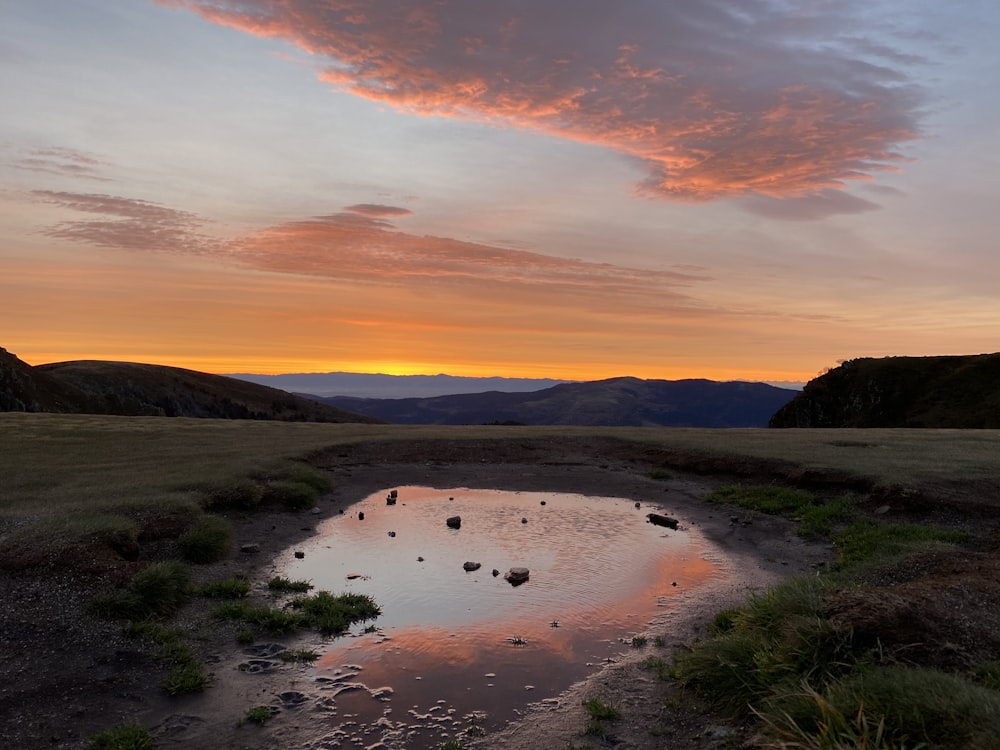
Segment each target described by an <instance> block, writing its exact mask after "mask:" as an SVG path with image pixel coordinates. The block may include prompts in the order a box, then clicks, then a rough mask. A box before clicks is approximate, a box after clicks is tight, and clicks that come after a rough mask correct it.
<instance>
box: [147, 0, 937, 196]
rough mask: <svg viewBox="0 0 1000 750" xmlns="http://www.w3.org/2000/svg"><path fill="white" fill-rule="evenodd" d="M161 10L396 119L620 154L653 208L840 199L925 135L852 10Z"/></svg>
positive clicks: (559, 2)
mask: <svg viewBox="0 0 1000 750" xmlns="http://www.w3.org/2000/svg"><path fill="white" fill-rule="evenodd" d="M160 1H161V2H164V3H166V4H170V5H174V6H179V7H184V8H189V9H191V10H193V11H196V12H198V13H199V14H201V15H202V16H203V17H204V18H206V19H207V20H209V21H211V22H214V23H218V24H223V25H226V26H229V27H233V28H236V29H240V30H243V31H245V32H247V33H251V34H255V35H258V36H261V37H268V38H276V39H282V40H286V41H289V42H291V43H293V44H296V45H298V46H299V47H300V48H302V49H304V50H306V51H308V52H310V53H311V54H313V55H315V56H317V57H318V58H319V59H320V60H321V61H325V62H323V63H322V65H323V67H322V70H321V72H320V76H321V78H322V79H323V80H325V81H328V82H329V83H331V84H333V85H334V86H336V87H337V88H339V89H342V90H345V91H349V92H351V93H354V94H356V95H358V96H361V97H365V98H367V99H371V100H375V101H379V102H383V103H385V104H387V105H390V106H392V107H394V108H396V109H399V110H402V111H407V112H412V113H415V114H419V115H426V116H440V117H456V118H463V119H469V120H476V121H486V122H493V123H499V124H505V125H508V126H511V127H517V128H526V129H533V130H537V131H541V132H545V133H548V134H553V135H557V136H560V137H563V138H568V139H572V140H575V141H580V142H585V143H592V144H598V145H601V146H604V147H607V148H610V149H613V150H615V151H617V152H619V153H621V154H623V155H626V156H628V157H630V158H633V159H636V160H638V162H639V163H640V164H642V165H643V167H644V168H645V170H646V172H647V177H646V179H645V180H644V181H643V182H642V184H641V187H640V190H641V191H642V192H645V193H648V194H650V195H653V196H659V197H667V198H673V199H680V200H693V201H704V200H711V199H716V198H723V197H733V196H743V195H754V194H756V195H764V196H770V197H772V198H787V197H801V196H806V195H813V194H819V193H822V192H823V191H826V190H829V189H843V188H844V187H845V185H846V184H847V183H848V182H849V181H852V180H867V179H871V178H872V176H873V175H874V174H875V173H877V172H879V171H881V170H885V169H890V168H893V166H894V165H895V164H896V163H898V162H899V161H901V159H902V157H901V155H900V153H899V148H900V146H901V145H902V144H905V143H906V142H907V141H910V140H913V139H915V138H916V137H918V133H919V128H918V125H917V120H918V116H919V107H920V106H921V96H920V93H919V90H918V88H917V87H916V86H915V85H914V84H913V82H912V80H911V79H910V77H909V76H908V75H907V67H908V66H912V65H916V64H919V62H920V61H919V60H916V59H914V58H912V57H910V56H907V55H904V54H902V53H901V52H899V51H897V50H895V49H893V48H892V47H891V46H889V45H888V44H887V43H886V42H885V41H883V40H877V41H876V40H873V39H869V38H865V37H863V36H859V35H858V34H857V33H856V30H857V29H858V28H863V27H864V20H863V19H862V18H861V16H860V11H859V10H858V8H861V7H864V6H862V5H857V4H854V3H852V2H850V0H844V2H842V3H835V4H834V3H824V4H819V5H812V6H810V7H809V8H808V9H796V8H792V9H788V7H787V6H786V5H784V4H780V3H777V2H771V1H770V0H739V2H737V0H720V1H719V2H713V3H699V2H687V1H686V0H684V1H683V2H682V1H680V0H674V1H673V2H671V1H669V0H630V2H628V3H622V2H613V1H612V0H548V1H547V2H544V3H542V2H537V0H505V2H493V3H470V2H467V1H465V0H433V1H432V0H325V1H322V2H321V1H320V0H282V1H281V2H277V1H276V0H213V1H212V2H208V1H207V0H160ZM807 11H808V12H807Z"/></svg>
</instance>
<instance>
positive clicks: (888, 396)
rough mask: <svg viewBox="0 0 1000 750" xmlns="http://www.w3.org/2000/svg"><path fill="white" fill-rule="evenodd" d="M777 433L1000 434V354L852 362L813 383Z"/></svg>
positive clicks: (785, 412) (788, 409)
mask: <svg viewBox="0 0 1000 750" xmlns="http://www.w3.org/2000/svg"><path fill="white" fill-rule="evenodd" d="M770 426H771V427H935V428H990V429H997V428H1000V354H975V355H968V356H960V357H884V358H881V359H871V358H864V359H852V360H850V361H849V362H844V363H843V364H842V365H841V366H840V367H838V368H836V369H834V370H830V371H829V372H827V373H826V374H824V375H821V376H820V377H818V378H815V379H814V380H811V381H809V383H807V384H806V386H805V388H804V389H803V390H802V393H800V394H799V395H798V396H796V397H795V398H794V399H792V400H791V401H790V402H789V403H788V404H786V405H785V406H783V407H782V408H781V409H780V410H779V411H778V412H777V413H776V414H775V415H774V416H773V417H772V418H771V421H770Z"/></svg>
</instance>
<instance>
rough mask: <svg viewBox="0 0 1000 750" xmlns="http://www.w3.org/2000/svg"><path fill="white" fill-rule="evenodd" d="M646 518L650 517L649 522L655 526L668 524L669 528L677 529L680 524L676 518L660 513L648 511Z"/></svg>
mask: <svg viewBox="0 0 1000 750" xmlns="http://www.w3.org/2000/svg"><path fill="white" fill-rule="evenodd" d="M646 518H648V519H649V522H650V523H651V524H653V525H654V526H666V527H667V528H668V529H676V528H677V526H678V523H677V519H676V518H671V517H670V516H661V515H660V514H659V513H648V514H647V515H646Z"/></svg>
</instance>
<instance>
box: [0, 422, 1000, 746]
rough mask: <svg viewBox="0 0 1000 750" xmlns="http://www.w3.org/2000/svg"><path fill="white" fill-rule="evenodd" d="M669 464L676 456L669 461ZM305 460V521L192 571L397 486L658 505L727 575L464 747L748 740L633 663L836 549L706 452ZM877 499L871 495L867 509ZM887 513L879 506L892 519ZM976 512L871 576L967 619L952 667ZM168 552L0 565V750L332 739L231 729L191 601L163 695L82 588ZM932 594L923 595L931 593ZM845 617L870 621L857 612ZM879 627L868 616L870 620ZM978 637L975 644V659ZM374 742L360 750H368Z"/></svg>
mask: <svg viewBox="0 0 1000 750" xmlns="http://www.w3.org/2000/svg"><path fill="white" fill-rule="evenodd" d="M674 459H675V460H674V464H676V463H683V462H677V461H676V457H674ZM317 462H318V465H319V466H321V467H322V468H324V469H326V470H328V471H329V472H331V475H332V478H333V481H334V485H335V488H334V490H333V492H332V493H331V494H330V495H329V496H327V497H325V498H323V499H322V500H321V502H320V505H319V509H320V512H319V513H318V514H312V513H308V512H306V513H288V512H278V511H262V512H258V513H254V514H252V515H241V514H231V515H230V519H231V520H232V522H233V524H234V527H235V529H236V543H235V545H234V551H233V553H232V555H231V557H230V558H229V559H228V560H226V561H223V562H221V563H217V564H214V565H211V566H202V567H200V568H199V569H198V570H197V575H198V577H199V578H200V579H201V580H218V579H220V578H224V577H227V576H228V575H232V574H234V573H237V572H248V573H250V574H251V575H252V576H253V577H254V579H255V580H256V581H257V582H258V583H259V582H261V581H266V580H267V578H269V577H270V575H272V574H273V572H274V569H273V567H272V560H273V558H274V557H275V556H276V555H277V554H278V553H280V552H281V551H283V550H286V549H288V548H289V547H290V546H292V545H294V544H296V543H298V542H300V541H302V540H304V539H307V538H308V537H309V536H311V535H312V534H313V533H314V530H315V527H316V526H317V524H318V523H319V522H321V521H322V520H323V519H325V518H327V517H329V516H332V515H334V514H336V513H338V512H341V511H342V510H343V509H345V508H347V507H348V506H350V505H351V504H352V503H354V502H357V501H359V500H361V499H362V498H364V497H365V496H367V495H369V494H371V493H372V492H375V491H378V490H380V489H385V488H389V487H393V486H402V485H408V484H414V485H427V486H435V487H442V488H443V487H469V488H493V489H505V490H523V491H558V492H573V493H581V494H588V495H599V496H614V497H626V498H630V499H635V500H636V501H641V502H642V503H643V504H644V505H658V506H660V507H662V508H663V509H664V511H666V512H668V513H669V514H670V515H672V516H674V517H676V518H678V519H679V520H680V522H681V524H682V528H685V527H686V528H689V529H693V530H696V531H697V533H698V534H699V535H701V536H702V537H703V538H705V539H707V540H708V541H710V542H711V543H712V545H714V547H715V549H716V550H717V552H718V555H719V556H720V559H723V560H725V566H726V568H727V570H728V572H729V574H730V575H729V577H728V578H727V579H726V582H725V584H724V585H718V586H714V587H708V588H706V589H705V590H704V591H703V592H701V593H700V594H698V595H695V596H692V597H690V598H689V599H688V600H687V602H686V606H685V607H684V609H683V612H682V613H680V614H675V615H674V616H673V617H672V618H671V619H670V621H669V622H665V623H662V624H659V625H657V626H656V627H655V628H654V629H652V630H651V631H650V633H649V635H650V638H651V641H652V638H653V637H655V636H661V637H663V638H664V639H665V641H666V646H665V647H663V648H656V647H654V646H648V647H646V648H644V649H626V650H625V651H624V652H623V655H622V658H621V659H619V660H618V661H616V662H615V663H613V664H610V665H609V666H607V667H606V668H604V669H603V670H601V671H600V672H598V673H596V674H595V675H593V676H592V677H590V678H589V679H587V680H586V681H584V682H582V683H579V684H577V685H574V686H572V687H571V688H570V689H568V690H567V691H566V692H565V693H564V694H562V695H561V696H559V698H558V699H557V700H550V701H546V702H544V703H540V704H536V705H531V706H526V707H525V711H524V713H523V715H522V716H521V718H520V719H518V720H517V721H515V722H513V723H511V724H510V725H508V726H507V727H505V728H504V729H502V730H500V731H498V732H494V733H492V734H490V735H487V736H485V737H480V738H476V739H471V738H470V739H469V740H468V741H466V747H477V748H486V749H492V748H512V749H513V750H529V749H535V748H570V747H579V748H582V747H590V748H595V749H596V748H600V747H616V748H622V749H635V750H647V749H648V750H653V748H663V747H670V748H672V749H674V750H714V749H716V748H729V749H731V748H734V747H740V746H743V745H746V744H747V743H749V742H750V740H751V736H750V733H751V728H750V727H747V726H743V725H740V724H733V723H731V722H727V721H726V720H725V719H724V718H723V717H721V716H719V715H716V714H714V713H713V712H712V711H710V710H709V709H708V708H707V707H706V706H705V705H704V704H703V703H702V702H701V701H699V700H698V698H697V697H696V696H694V695H691V694H689V693H687V692H685V691H683V690H681V689H680V688H679V687H678V686H677V685H676V684H675V683H673V682H672V681H670V680H667V681H663V680H660V679H658V678H657V676H656V674H655V673H653V672H650V671H649V670H648V669H643V668H642V666H641V662H642V661H643V660H644V659H646V658H647V657H648V656H650V655H653V656H659V657H662V658H664V659H666V660H668V661H669V658H670V655H671V653H673V652H674V651H675V650H676V649H679V648H684V647H685V644H688V643H690V642H691V641H692V640H693V639H694V638H695V637H697V635H698V632H699V629H700V628H702V627H703V626H704V624H705V623H706V622H708V621H709V620H710V619H711V617H712V615H714V613H715V612H717V611H718V610H720V609H722V608H725V607H727V606H732V605H734V604H737V603H739V602H740V601H742V600H743V599H744V598H745V596H746V594H747V593H748V592H749V591H754V590H760V589H762V588H765V587H767V586H769V585H771V584H773V583H775V582H777V581H779V580H781V579H782V578H785V577H788V576H792V575H801V574H813V573H814V572H815V571H816V570H817V569H819V568H821V567H822V566H823V565H825V564H827V563H828V562H829V561H831V560H832V559H833V556H834V551H833V550H832V548H831V547H830V545H828V544H806V543H803V542H802V541H801V540H799V539H798V538H797V537H796V536H795V535H794V530H793V526H792V524H791V523H790V522H787V521H784V520H782V519H778V518H774V517H769V516H762V515H759V514H757V515H751V514H746V513H745V512H744V511H731V510H728V509H725V508H720V507H717V506H710V505H708V504H706V503H704V502H703V498H704V496H705V495H706V494H707V493H708V492H709V491H710V490H711V489H712V488H713V487H715V486H717V485H719V484H724V483H730V482H733V481H758V480H761V481H770V480H773V479H775V477H774V475H773V467H768V466H757V467H755V466H752V465H743V464H740V465H735V464H734V465H732V466H728V467H727V466H726V465H725V464H724V463H716V464H714V465H712V466H688V467H687V468H688V469H691V468H695V469H698V470H699V472H698V473H695V472H692V471H683V470H681V471H678V470H677V469H676V468H671V467H669V466H666V467H665V463H668V462H667V461H666V460H665V457H664V456H662V455H659V454H656V453H655V452H649V451H645V450H644V449H640V448H638V447H637V446H634V445H632V446H630V445H627V444H623V443H617V442H612V441H587V440H565V441H546V442H542V441H522V440H519V441H505V442H503V443H497V442H490V443H488V444H485V443H484V444H477V443H474V442H472V443H448V442H436V443H434V444H431V445H428V444H419V443H412V444H408V443H392V444H377V445H360V446H352V447H349V448H342V449H339V450H338V451H337V452H333V453H330V454H328V455H324V456H321V457H319V458H318V459H317ZM654 468H655V469H659V468H668V469H669V470H670V471H671V473H672V478H671V479H669V480H666V481H663V480H654V479H651V478H649V477H647V476H646V473H647V472H648V471H650V470H651V469H654ZM786 478H787V477H786ZM800 479H801V478H800ZM809 479H810V482H812V483H813V484H815V485H817V486H819V487H821V488H822V489H823V491H829V492H833V491H841V490H842V489H843V485H842V484H841V483H840V482H839V481H838V480H837V478H829V477H815V476H813V477H810V478H809ZM845 481H846V480H845ZM848 484H849V483H848ZM855 484H856V483H855ZM854 489H857V487H854ZM885 500H886V499H885V498H884V497H882V498H878V499H875V500H873V503H875V502H878V503H880V504H881V503H884V502H885ZM960 507H961V503H960V502H957V503H953V506H952V510H951V513H952V515H953V516H955V517H959V516H960V515H961V514H960V513H958V512H957V511H956V510H955V509H956V508H960ZM895 508H896V509H898V511H899V513H900V514H901V515H905V514H910V515H912V514H913V512H914V511H913V510H912V509H908V508H907V507H906V503H905V502H902V501H899V502H897V503H896V504H895ZM895 512H896V510H895V509H894V506H893V505H890V510H889V514H890V516H891V515H892V514H893V513H895ZM977 513H979V514H980V518H979V519H978V521H979V529H980V531H982V532H983V533H982V546H983V552H982V553H981V554H978V555H977V554H974V553H969V555H966V556H963V557H962V558H961V559H949V560H944V559H937V560H930V561H928V563H927V566H926V569H925V570H924V571H923V573H922V574H921V573H920V572H914V570H913V569H908V570H906V571H899V574H898V575H897V576H895V577H892V578H893V579H892V580H884V581H875V582H873V585H878V586H884V587H887V591H888V590H890V589H891V592H892V596H893V597H895V598H891V597H883V598H884V599H885V601H886V602H887V604H886V613H885V615H886V617H890V616H891V617H896V618H897V619H898V620H899V622H905V621H907V616H909V615H912V614H913V612H914V611H917V612H928V611H930V609H931V607H932V605H933V603H934V602H940V606H938V608H939V609H941V610H942V612H941V617H942V618H945V617H946V616H949V613H952V614H953V613H954V612H955V611H956V608H958V610H960V611H961V613H962V618H963V622H967V623H970V624H969V625H968V626H967V627H965V629H964V630H962V629H959V630H955V629H953V628H950V626H949V630H948V632H950V633H952V634H953V636H954V637H953V638H951V640H950V641H949V644H950V645H949V646H948V649H946V651H947V652H948V654H949V658H950V659H952V660H953V661H957V662H961V661H962V660H963V659H966V660H974V659H979V658H983V657H984V655H985V656H989V655H990V654H993V653H994V652H996V651H1000V636H998V634H1000V622H998V621H997V620H998V617H1000V615H998V613H1000V584H998V583H997V581H998V578H1000V576H998V575H997V573H998V572H1000V571H998V570H997V564H996V563H995V562H993V557H995V556H994V555H992V554H990V552H991V550H992V549H993V548H994V545H993V541H992V540H993V539H995V538H996V533H995V531H993V529H995V528H996V524H997V519H996V517H993V516H992V515H991V514H988V513H985V512H984V511H982V509H981V508H980V509H979V510H978V511H977ZM245 544H256V545H259V551H257V552H255V553H252V554H250V553H243V552H241V551H240V547H241V546H242V545H245ZM170 552H171V549H170V545H169V543H166V542H163V541H155V540H149V541H146V542H145V543H144V544H143V548H142V555H141V557H140V560H139V562H138V563H131V564H129V563H125V562H124V561H121V560H112V559H109V558H108V557H107V556H106V553H105V551H98V550H81V551H79V554H78V555H77V556H76V558H74V559H71V560H66V559H63V560H60V561H55V562H54V563H53V564H52V565H50V566H46V567H44V568H33V569H30V570H24V571H17V570H0V747H11V748H15V747H16V748H21V749H22V750H29V749H31V748H68V749H73V750H76V749H78V748H84V747H86V746H87V738H88V737H90V736H92V735H93V734H95V733H96V732H98V731H99V730H101V729H103V728H106V727H108V726H110V725H113V724H116V723H118V722H120V721H122V720H125V719H135V720H138V721H139V722H140V723H142V724H143V725H145V726H147V727H150V728H152V729H154V731H155V732H156V734H157V745H156V746H157V747H162V748H171V747H178V748H180V747H184V748H192V749H193V750H200V749H201V748H204V749H205V750H208V749H209V748H212V749H216V748H233V749H236V748H248V749H249V748H261V749H263V748H275V747H281V748H319V747H335V746H336V745H334V744H323V743H322V742H319V741H317V740H316V737H315V735H314V733H313V732H312V730H311V729H310V726H309V722H308V721H307V719H306V717H296V716H295V712H294V709H291V710H289V711H288V712H287V714H288V715H280V716H279V717H277V718H276V719H275V720H273V721H272V722H269V723H268V724H266V725H265V726H263V727H258V726H256V725H245V726H238V719H239V717H240V716H241V715H242V713H243V712H245V710H246V707H247V700H248V695H247V694H246V692H245V691H243V692H241V691H240V689H238V688H237V687H235V686H236V685H237V683H238V680H237V678H236V677H235V675H234V672H233V665H234V664H235V663H236V662H237V661H238V660H239V658H240V647H239V646H237V645H236V644H235V642H234V639H233V629H232V628H231V627H229V626H225V625H219V624H217V623H213V622H212V621H211V620H210V618H208V617H207V606H208V605H207V604H206V603H204V602H201V603H199V602H197V601H196V602H195V603H194V604H192V605H191V606H189V607H188V608H187V609H186V610H185V611H184V612H183V613H182V615H181V616H180V622H181V624H183V625H185V627H187V628H188V629H189V630H190V631H191V632H193V633H194V634H195V635H194V639H193V643H194V645H195V647H196V649H197V650H198V651H199V653H200V654H201V655H202V657H203V658H204V660H205V662H206V663H207V664H208V665H209V668H210V669H212V670H213V672H214V674H215V677H214V683H213V685H212V686H211V687H209V689H208V691H207V692H206V693H205V694H203V695H195V696H185V697H180V698H170V697H169V696H167V695H166V694H165V693H164V691H163V690H162V688H160V687H159V684H160V682H161V680H162V679H163V676H164V674H165V668H164V666H163V665H162V664H161V663H159V662H158V661H157V659H156V658H155V655H154V653H153V652H151V651H150V650H149V649H147V648H144V647H143V646H142V645H141V644H139V643H136V642H135V641H131V640H128V639H126V638H124V637H123V636H122V635H121V632H120V627H119V626H118V625H116V624H113V623H105V622H101V621H98V620H95V619H93V618H92V617H90V616H89V615H88V614H87V613H86V605H87V602H88V601H89V599H90V598H91V597H92V596H93V594H94V593H95V592H96V591H99V590H103V589H107V588H108V587H111V586H114V585H116V584H119V583H121V582H122V581H124V580H127V578H128V576H129V575H130V574H131V572H133V571H134V569H135V566H137V565H142V564H144V563H145V562H146V561H148V560H152V559H158V558H159V557H163V556H166V555H168V554H170ZM931 578H933V580H934V583H933V584H932V586H931V587H928V586H925V585H921V583H920V581H921V580H929V579H931ZM929 591H933V592H936V593H935V594H934V595H928V592H929ZM890 605H891V606H890ZM831 606H832V607H834V608H835V614H838V613H839V616H841V617H844V618H847V619H848V620H850V618H852V617H855V619H857V618H856V616H855V613H856V612H857V611H858V608H857V607H852V604H851V602H850V599H849V594H847V593H845V594H843V596H841V597H840V598H839V599H838V600H836V601H835V602H834V603H833V604H832V605H831ZM933 606H937V605H933ZM890 610H891V611H890ZM983 620H988V622H987V623H986V625H985V626H981V625H979V624H976V623H977V622H980V621H983ZM852 624H853V625H854V626H855V627H858V628H864V627H865V626H866V623H864V622H861V621H857V622H852ZM883 625H884V623H868V626H870V627H871V628H873V629H875V630H878V628H879V627H882V626H883ZM942 627H944V626H942ZM983 627H986V630H985V631H983ZM984 632H985V633H986V636H985V641H984ZM991 638H992V640H991ZM911 641H912V638H911V637H909V636H906V637H904V636H902V635H901V647H905V646H907V645H908V644H909V643H910V642H911ZM951 641H954V643H951ZM983 643H985V644H986V645H985V646H983V645H982V644H983ZM975 648H978V649H979V651H977V652H975V653H973V650H972V649H975ZM929 650H930V649H929ZM934 651H935V653H937V652H939V651H941V649H934ZM289 669H291V670H294V669H305V668H302V667H289ZM269 680H270V678H264V680H263V681H258V682H257V683H255V684H256V685H257V686H258V687H257V688H256V689H259V691H260V692H259V696H257V697H258V701H257V702H258V703H262V704H266V703H268V701H269V700H270V699H273V697H274V694H276V692H278V691H280V690H283V689H285V688H284V687H282V685H284V684H286V683H287V680H288V674H287V673H285V674H283V675H282V676H280V677H276V678H274V679H273V680H270V681H269ZM588 698H600V699H602V700H604V701H606V702H613V703H615V704H617V705H618V706H620V707H621V708H622V710H623V717H622V719H621V720H620V721H616V722H614V723H611V724H609V725H608V726H609V729H610V730H611V736H610V737H609V738H607V739H599V738H597V737H595V736H593V735H586V734H584V727H585V725H586V722H587V716H586V714H585V711H584V709H583V707H582V705H581V704H582V701H583V700H585V699H588ZM377 747H380V746H379V745H375V746H372V750H374V748H377ZM381 747H386V748H388V747H390V746H389V745H381Z"/></svg>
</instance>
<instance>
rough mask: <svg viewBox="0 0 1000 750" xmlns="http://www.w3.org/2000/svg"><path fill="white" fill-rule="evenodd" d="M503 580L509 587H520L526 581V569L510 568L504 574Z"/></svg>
mask: <svg viewBox="0 0 1000 750" xmlns="http://www.w3.org/2000/svg"><path fill="white" fill-rule="evenodd" d="M504 580H505V581H507V583H509V584H510V585H511V586H520V585H521V584H522V583H524V582H525V581H527V580H528V569H527V568H511V569H510V570H508V571H507V572H506V573H505V574H504Z"/></svg>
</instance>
